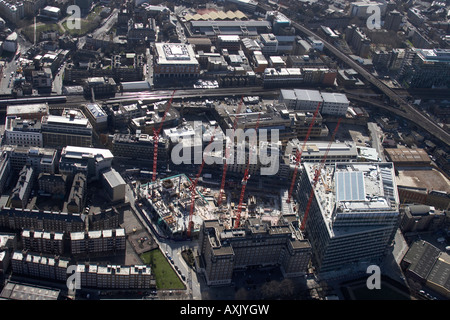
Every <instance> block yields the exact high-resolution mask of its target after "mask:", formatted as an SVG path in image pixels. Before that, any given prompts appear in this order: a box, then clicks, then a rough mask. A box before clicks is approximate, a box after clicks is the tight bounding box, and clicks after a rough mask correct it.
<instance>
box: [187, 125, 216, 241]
mask: <svg viewBox="0 0 450 320" xmlns="http://www.w3.org/2000/svg"><path fill="white" fill-rule="evenodd" d="M216 130H217V127H215V128H214V133H213V134H212V136H211V140H210V141H209V144H208V146H210V145H211V143H213V141H214V137H215V136H216ZM204 166H205V157H204V156H203V157H202V163H201V165H200V168H199V169H198V172H197V175H196V176H195V180H194V181H192V184H191V187H190V189H191V207H190V210H189V223H188V230H187V236H188V238H190V237H191V230H192V215H193V214H194V204H195V193H196V188H197V183H198V179H199V178H200V176H201V174H202V171H203V167H204Z"/></svg>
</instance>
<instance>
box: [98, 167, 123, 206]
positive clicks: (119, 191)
mask: <svg viewBox="0 0 450 320" xmlns="http://www.w3.org/2000/svg"><path fill="white" fill-rule="evenodd" d="M102 182H103V186H104V187H105V191H106V193H107V194H108V196H109V198H110V200H111V201H112V202H118V201H124V200H125V186H126V182H125V180H123V178H122V176H121V175H120V173H118V172H117V171H116V170H114V169H111V170H107V171H105V172H103V173H102Z"/></svg>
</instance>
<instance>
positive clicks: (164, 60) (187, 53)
mask: <svg viewBox="0 0 450 320" xmlns="http://www.w3.org/2000/svg"><path fill="white" fill-rule="evenodd" d="M155 51H156V52H155V58H154V59H155V60H154V69H153V70H154V75H155V77H156V78H195V77H198V76H199V74H200V65H199V63H198V60H197V59H196V57H195V52H194V49H193V48H192V45H190V44H181V43H155Z"/></svg>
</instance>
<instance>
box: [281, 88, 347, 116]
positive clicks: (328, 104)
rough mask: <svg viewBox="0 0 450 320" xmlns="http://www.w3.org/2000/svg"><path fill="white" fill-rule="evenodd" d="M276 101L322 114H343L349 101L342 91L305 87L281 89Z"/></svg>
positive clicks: (292, 107) (296, 108)
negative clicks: (307, 88)
mask: <svg viewBox="0 0 450 320" xmlns="http://www.w3.org/2000/svg"><path fill="white" fill-rule="evenodd" d="M278 101H280V102H282V103H285V104H286V106H287V107H288V108H289V109H294V110H301V111H307V112H315V111H316V110H317V107H318V105H319V103H320V106H319V111H320V113H321V114H323V115H335V116H345V115H346V113H347V110H348V108H349V106H350V101H349V100H348V99H347V96H346V95H345V94H343V93H335V92H320V91H318V90H306V89H281V90H280V96H279V98H278Z"/></svg>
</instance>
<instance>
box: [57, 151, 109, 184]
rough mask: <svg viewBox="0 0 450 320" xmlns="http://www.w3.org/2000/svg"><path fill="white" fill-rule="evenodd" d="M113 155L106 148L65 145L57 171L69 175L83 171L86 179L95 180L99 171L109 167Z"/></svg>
mask: <svg viewBox="0 0 450 320" xmlns="http://www.w3.org/2000/svg"><path fill="white" fill-rule="evenodd" d="M113 158H114V156H113V154H112V153H111V151H109V150H108V149H98V148H82V147H74V146H67V147H64V148H63V150H62V151H61V158H60V161H59V172H60V173H61V174H66V175H69V176H73V175H75V174H76V173H77V172H84V173H85V174H86V177H87V180H88V181H90V180H97V179H99V178H100V175H101V171H103V170H107V169H109V168H111V165H112V160H113Z"/></svg>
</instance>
